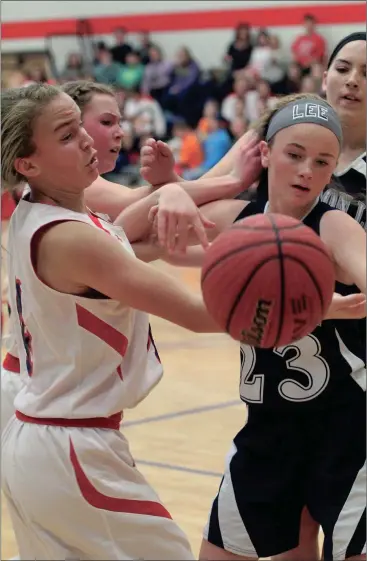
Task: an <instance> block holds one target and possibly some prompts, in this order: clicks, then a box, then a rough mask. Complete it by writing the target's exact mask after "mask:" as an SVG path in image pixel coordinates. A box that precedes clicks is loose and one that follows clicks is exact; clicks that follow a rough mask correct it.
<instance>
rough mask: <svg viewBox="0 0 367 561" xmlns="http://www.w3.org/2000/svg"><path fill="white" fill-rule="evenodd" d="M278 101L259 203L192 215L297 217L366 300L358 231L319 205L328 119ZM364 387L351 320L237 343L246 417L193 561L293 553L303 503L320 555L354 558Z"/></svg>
mask: <svg viewBox="0 0 367 561" xmlns="http://www.w3.org/2000/svg"><path fill="white" fill-rule="evenodd" d="M285 103H286V100H284V99H283V100H282V101H281V102H280V104H281V106H283V108H282V109H278V110H277V111H276V112H275V114H274V115H273V117H272V118H271V120H270V122H269V123H268V126H267V129H266V130H265V131H264V136H265V139H266V142H261V145H260V147H261V154H262V164H263V166H264V167H266V168H267V169H268V187H269V201H268V202H267V201H264V199H262V198H259V199H258V200H257V201H253V202H251V203H248V202H244V201H238V200H237V201H221V202H215V203H210V204H209V205H206V206H205V207H203V212H204V213H205V215H206V216H208V217H209V218H210V219H211V220H213V221H214V222H216V224H217V228H218V231H219V230H222V229H224V228H225V227H227V226H228V225H229V224H230V223H231V222H233V221H236V220H238V219H241V218H244V217H245V216H249V215H252V214H257V213H262V212H279V213H282V214H289V215H291V216H294V217H295V218H298V219H302V220H303V221H304V223H305V224H307V225H308V226H310V227H311V228H312V229H313V230H314V231H315V232H316V233H318V234H319V235H320V236H321V238H322V239H323V241H324V242H325V243H326V245H327V246H328V247H329V249H330V251H331V253H332V255H333V258H334V260H335V262H336V270H337V278H338V281H340V282H338V283H337V286H336V291H338V292H340V293H344V291H350V287H351V286H352V285H356V287H358V288H356V289H355V290H357V289H359V290H361V291H362V292H363V293H365V291H366V286H365V285H366V279H365V271H366V259H365V251H366V235H365V232H364V231H363V229H362V228H361V227H360V226H359V225H358V224H357V222H356V221H355V220H352V219H351V218H350V217H349V216H348V215H347V214H346V213H344V212H340V211H338V210H335V209H332V208H331V207H329V206H328V205H327V204H325V203H323V202H320V201H319V199H318V197H319V195H320V193H321V192H322V190H323V188H324V185H325V184H327V183H329V181H330V176H331V174H332V172H333V170H334V168H335V165H336V162H337V159H338V156H339V152H340V146H341V142H342V137H341V129H340V136H339V135H338V134H337V129H336V128H335V126H334V125H335V123H339V126H340V122H339V120H338V117H337V115H336V113H335V112H334V111H333V110H332V108H331V107H330V106H329V105H328V104H327V103H326V102H323V101H321V100H320V99H318V98H317V97H316V96H315V98H314V100H313V102H312V101H311V100H310V99H302V98H298V99H297V98H296V100H295V101H291V102H290V103H287V104H286V105H285V106H284V104H285ZM323 111H326V112H327V119H325V120H324V119H323ZM331 125H333V127H334V128H333V127H332V126H331ZM324 153H328V154H329V155H328V156H326V155H324ZM321 154H322V155H321ZM279 178H281V181H280V180H279ZM225 207H226V208H225ZM218 209H219V211H218ZM340 232H343V236H340ZM365 386H366V371H365V352H364V348H363V345H362V344H361V341H360V338H359V336H358V323H357V322H356V321H351V320H349V321H337V320H330V321H324V322H323V323H322V324H321V325H320V326H319V327H318V328H317V329H316V330H315V331H314V332H313V333H311V334H310V335H308V336H307V337H305V338H303V339H302V340H300V341H299V342H297V343H296V344H293V345H290V346H286V347H282V348H276V349H272V350H262V349H255V348H253V347H249V346H245V345H242V346H241V381H240V395H241V399H242V400H243V401H244V402H245V403H247V406H248V422H247V424H246V426H245V427H244V428H243V429H242V430H241V431H240V432H239V433H238V435H237V436H236V437H235V439H234V441H233V444H232V448H231V451H230V453H229V456H228V458H227V465H226V471H225V474H224V477H223V480H222V483H221V486H220V490H219V492H218V495H217V497H216V499H215V500H214V503H213V507H212V511H211V515H210V518H209V522H208V525H207V528H206V531H205V539H204V541H203V545H202V551H201V558H202V559H212V560H219V559H221V560H222V559H235V558H245V559H254V558H255V559H256V558H258V557H268V556H273V555H277V554H280V553H283V552H287V551H291V550H293V549H295V548H296V547H297V545H298V542H299V527H300V517H301V512H302V509H303V507H304V506H307V507H308V509H309V511H310V513H311V515H312V517H313V518H314V520H316V521H317V522H318V523H320V524H321V526H322V528H323V531H324V534H325V541H324V557H325V559H345V558H350V557H352V556H357V555H361V554H363V553H364V548H365V541H366V536H365V484H366V480H365V477H366V472H365V467H364V463H365V424H366V423H365ZM290 558H292V557H290Z"/></svg>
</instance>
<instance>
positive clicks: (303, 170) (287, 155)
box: [260, 123, 340, 212]
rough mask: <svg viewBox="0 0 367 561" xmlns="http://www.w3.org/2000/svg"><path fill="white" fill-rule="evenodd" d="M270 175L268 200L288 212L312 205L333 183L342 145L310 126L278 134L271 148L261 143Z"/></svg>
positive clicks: (321, 127)
mask: <svg viewBox="0 0 367 561" xmlns="http://www.w3.org/2000/svg"><path fill="white" fill-rule="evenodd" d="M260 150H261V159H262V165H263V167H265V168H268V172H269V200H270V202H271V201H277V206H281V207H282V206H283V207H284V208H285V209H287V212H292V210H293V209H295V210H297V208H298V209H300V208H304V207H306V208H307V206H308V205H311V204H312V203H313V202H314V200H315V199H316V198H317V197H318V196H319V195H320V193H321V192H322V190H323V189H324V187H325V186H326V185H327V184H328V183H329V182H330V179H331V175H332V173H333V171H334V169H335V167H336V163H337V160H338V157H339V152H340V146H339V142H338V139H337V138H336V136H335V135H334V134H333V133H332V132H331V131H330V130H329V129H327V128H326V127H323V126H320V125H315V124H311V123H302V124H297V125H293V126H290V127H288V128H286V129H283V130H281V131H279V132H278V133H277V134H276V135H275V137H274V138H273V140H272V141H271V142H270V145H269V144H267V143H266V142H261V143H260Z"/></svg>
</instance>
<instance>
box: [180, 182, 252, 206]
mask: <svg viewBox="0 0 367 561" xmlns="http://www.w3.org/2000/svg"><path fill="white" fill-rule="evenodd" d="M178 184H179V185H180V187H182V189H185V191H186V193H188V194H189V195H190V197H191V198H192V199H193V200H194V201H195V203H196V204H197V206H201V205H204V204H206V203H211V202H213V201H218V200H221V199H233V197H235V196H236V195H239V193H241V192H242V191H243V185H242V183H241V182H240V181H239V180H238V179H237V178H235V177H233V176H232V175H224V176H223V177H213V178H211V177H210V178H206V177H201V178H200V179H196V180H194V181H180V182H179V183H178Z"/></svg>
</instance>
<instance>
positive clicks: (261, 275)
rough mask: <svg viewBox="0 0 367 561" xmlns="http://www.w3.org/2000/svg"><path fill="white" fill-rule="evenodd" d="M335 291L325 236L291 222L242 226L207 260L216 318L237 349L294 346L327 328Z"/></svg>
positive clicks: (273, 219)
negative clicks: (317, 329) (322, 325)
mask: <svg viewBox="0 0 367 561" xmlns="http://www.w3.org/2000/svg"><path fill="white" fill-rule="evenodd" d="M334 285H335V272H334V266H333V263H332V261H331V259H330V256H329V254H328V251H327V249H326V247H325V245H324V244H323V242H322V241H321V239H320V238H319V236H317V234H315V233H314V232H313V230H311V229H310V228H308V227H307V226H305V225H304V224H302V222H299V221H298V220H295V219H294V218H290V217H288V216H283V215H280V214H257V215H255V216H250V217H248V218H245V219H244V220H241V221H238V222H236V223H235V224H234V225H233V226H232V227H231V228H229V229H228V230H227V231H225V232H223V233H222V234H220V235H219V236H218V238H217V239H216V240H215V241H214V243H213V244H212V246H211V247H210V248H209V250H208V251H207V252H206V256H205V260H204V265H203V269H202V276H201V287H202V292H203V297H204V301H205V304H206V306H207V308H208V311H209V313H210V314H211V316H212V317H213V319H214V320H215V321H216V322H217V323H218V325H219V326H220V327H221V328H222V329H223V330H225V331H227V332H228V333H229V334H230V335H231V337H233V338H234V339H236V340H237V341H241V342H243V343H246V344H249V345H252V346H255V347H262V348H271V347H275V346H282V345H288V344H289V343H291V342H293V341H296V340H298V339H301V338H302V337H304V336H305V335H307V333H310V332H311V331H313V330H314V329H315V327H316V326H317V325H318V324H319V323H321V321H322V319H323V317H324V315H325V313H326V311H327V309H328V308H329V306H330V303H331V300H332V296H333V292H334Z"/></svg>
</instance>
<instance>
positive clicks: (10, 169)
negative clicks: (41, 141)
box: [1, 84, 61, 189]
mask: <svg viewBox="0 0 367 561" xmlns="http://www.w3.org/2000/svg"><path fill="white" fill-rule="evenodd" d="M60 94H61V90H60V88H58V87H56V86H50V85H47V84H34V85H30V86H27V87H23V88H12V89H9V90H5V91H3V92H2V93H1V179H2V189H3V188H8V189H14V188H15V187H17V186H18V185H19V184H20V183H22V182H25V181H26V178H25V177H23V176H22V175H21V174H20V173H19V172H18V171H16V169H15V167H14V163H15V160H16V159H17V158H27V157H29V156H31V155H32V154H34V152H35V150H36V146H35V144H34V142H33V128H34V124H35V121H36V120H37V118H38V117H39V115H40V114H41V113H42V111H43V110H44V109H45V107H47V106H48V105H49V103H51V102H52V101H53V100H54V99H55V98H57V97H58V96H59V95H60Z"/></svg>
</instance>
